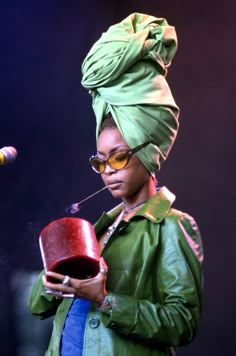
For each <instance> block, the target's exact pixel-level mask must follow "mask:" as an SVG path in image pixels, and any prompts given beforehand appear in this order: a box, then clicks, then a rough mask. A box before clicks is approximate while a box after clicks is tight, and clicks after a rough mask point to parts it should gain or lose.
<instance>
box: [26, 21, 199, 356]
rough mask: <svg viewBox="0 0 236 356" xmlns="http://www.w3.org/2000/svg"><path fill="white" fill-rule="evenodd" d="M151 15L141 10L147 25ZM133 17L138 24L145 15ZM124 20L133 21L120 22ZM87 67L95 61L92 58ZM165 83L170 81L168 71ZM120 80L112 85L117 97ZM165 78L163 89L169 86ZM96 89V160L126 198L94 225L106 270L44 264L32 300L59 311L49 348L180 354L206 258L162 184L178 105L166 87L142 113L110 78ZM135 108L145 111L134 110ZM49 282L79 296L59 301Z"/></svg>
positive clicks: (36, 309)
mask: <svg viewBox="0 0 236 356" xmlns="http://www.w3.org/2000/svg"><path fill="white" fill-rule="evenodd" d="M145 16H146V15H145ZM145 16H144V17H142V18H141V17H139V16H138V17H139V21H144V22H145V27H146V26H147V18H146V17H145ZM129 19H130V18H129ZM134 20H135V23H136V25H137V21H136V20H137V16H136V18H134V17H132V21H133V22H134ZM153 22H154V23H156V19H155V20H153V17H152V18H151V19H150V18H148V23H149V24H152V26H151V29H153ZM124 23H125V24H127V19H126V20H125V21H124V22H123V23H122V26H121V27H123V25H124ZM112 30H114V28H113V29H112ZM116 30H117V29H116ZM112 38H113V40H114V37H112ZM139 38H140V37H139ZM119 39H120V37H119ZM168 43H169V42H168ZM99 45H100V43H99ZM92 52H93V49H92ZM94 53H95V55H97V53H98V52H97V51H95V52H94ZM126 53H127V51H126ZM139 57H140V56H139ZM87 59H91V53H89V55H88V57H87ZM93 62H94V63H95V61H93ZM126 62H127V58H126ZM126 62H125V63H126ZM145 64H147V66H148V67H149V65H150V63H149V62H147V63H146V62H145ZM86 65H87V67H88V68H89V67H90V65H89V63H87V62H86V61H85V63H84V66H85V67H86ZM147 70H148V69H147ZM86 71H87V69H84V83H85V82H86V80H85V73H87V72H86ZM133 72H135V73H136V70H135V71H133ZM94 73H95V71H94ZM129 73H130V70H129ZM146 73H147V71H146ZM159 75H160V74H158V78H159ZM145 78H146V76H145ZM145 78H144V80H145ZM148 80H149V81H150V77H149V79H148ZM134 81H135V82H136V80H134ZM156 82H157V81H155V83H156ZM161 83H162V84H161V85H164V87H165V88H166V85H167V84H166V83H165V82H164V81H163V78H162V79H161ZM116 84H117V83H116ZM116 84H115V86H114V85H112V88H111V86H110V89H111V90H110V93H111V92H112V94H111V95H112V97H113V98H114V97H115V96H114V92H116V89H117V87H116ZM159 84H160V83H159ZM159 84H158V91H160V88H162V89H163V87H161V86H160V85H159ZM98 87H99V89H98V88H96V89H95V88H93V90H92V97H93V107H94V111H95V114H96V119H97V154H96V155H95V156H92V157H91V158H90V162H91V165H92V168H93V169H94V170H95V171H96V172H98V173H100V174H101V177H102V180H103V182H104V184H105V185H106V186H107V187H108V189H109V191H110V192H111V194H112V195H113V197H115V198H118V199H122V203H121V204H120V205H118V206H117V207H115V208H114V209H113V210H112V211H110V212H108V213H104V214H103V215H102V217H101V218H100V219H99V220H98V222H97V223H96V224H95V226H94V227H95V231H96V235H97V239H98V244H99V248H100V253H101V258H100V272H99V273H98V275H97V276H95V277H94V278H90V279H87V280H78V279H75V278H67V277H66V276H64V275H60V274H57V273H53V272H47V275H48V276H50V277H53V278H55V279H57V280H58V281H59V283H57V284H54V283H51V282H48V280H47V278H46V276H45V275H44V272H42V274H41V275H40V276H39V278H38V280H37V282H36V283H35V285H34V287H33V289H32V292H31V296H30V300H29V305H30V308H31V311H32V313H33V314H34V315H37V316H39V317H40V318H46V317H49V316H51V315H54V314H55V319H54V328H53V333H52V338H51V342H50V345H49V349H48V352H47V355H53V356H56V355H62V356H64V355H68V356H69V355H70V356H74V355H75V356H76V355H83V356H85V355H89V356H91V355H93V356H98V355H99V356H101V355H103V356H106V355H109V356H110V355H124V356H130V355H134V356H139V355H142V356H147V355H148V356H152V355H153V356H154V355H155V356H164V355H174V354H175V348H176V346H178V345H184V344H188V343H190V342H191V341H192V340H193V338H194V337H195V335H196V332H197V330H198V326H199V321H200V314H201V300H202V274H201V262H202V258H203V256H202V245H201V238H200V234H199V230H198V227H197V225H196V222H195V221H194V219H193V218H192V217H191V216H189V215H188V214H186V213H183V212H181V211H178V210H176V209H173V208H172V207H171V206H172V204H173V202H174V200H175V197H174V195H173V194H172V193H171V192H170V191H169V190H168V189H167V188H165V187H164V188H158V189H157V187H156V186H157V180H156V178H155V171H156V170H158V169H159V168H160V163H161V162H162V161H163V160H164V159H165V158H166V157H167V154H168V153H169V150H170V148H171V146H172V144H173V141H174V139H175V135H176V132H177V127H178V123H177V117H178V108H177V107H176V106H175V103H174V101H173V98H172V96H171V94H170V92H168V93H167V92H166V90H165V91H164V93H163V96H162V98H161V100H163V97H164V94H165V95H168V96H169V102H168V105H164V104H163V103H161V104H162V105H160V103H159V104H158V110H156V108H155V109H154V111H153V106H154V105H153V104H151V105H150V108H148V105H147V103H146V104H145V106H144V107H142V108H141V109H140V105H138V107H136V108H134V110H136V109H137V110H136V111H133V107H132V108H131V104H128V105H126V106H125V108H124V107H122V108H121V107H119V108H118V106H117V105H118V104H117V103H112V102H111V100H109V101H108V100H107V101H106V100H105V99H104V91H103V89H104V90H106V89H107V87H108V86H107V85H105V86H104V88H103V87H102V85H101V81H100V84H99V85H98ZM143 87H144V88H145V90H146V86H143ZM153 87H154V86H153V85H152V90H153ZM118 92H119V97H120V94H121V93H120V90H119V89H118ZM154 92H155V93H156V92H157V90H156V89H155V88H154ZM166 93H167V94H166ZM135 94H136V96H137V97H138V96H139V93H135ZM152 97H153V95H152ZM159 97H160V96H159ZM126 99H127V98H125V99H124V100H126ZM152 100H153V99H152ZM115 101H116V99H115ZM101 102H102V103H103V105H101ZM104 103H105V104H106V105H104ZM126 104H127V103H126ZM132 105H133V104H132ZM101 107H102V108H103V109H102V110H101ZM129 109H130V110H129ZM149 109H150V110H149ZM109 110H110V112H109ZM140 111H141V112H142V115H143V112H144V111H145V115H144V116H145V120H146V119H147V118H149V117H150V118H153V117H154V115H153V113H154V112H155V115H156V116H155V118H154V121H151V130H150V127H149V124H150V121H147V122H146V123H145V125H143V124H142V120H143V118H142V115H141V114H140V115H139V112H140ZM111 112H112V114H111ZM124 112H125V113H126V116H125V119H124ZM130 112H131V113H132V114H134V112H136V114H137V115H135V116H134V115H131V116H129V114H130ZM160 113H161V114H160ZM150 120H151V119H150ZM127 121H128V126H127ZM153 125H154V126H153ZM127 127H129V128H130V129H129V130H127ZM147 132H148V134H147ZM138 141H139V142H138ZM45 289H52V290H54V291H55V292H56V291H57V292H63V293H64V294H67V295H68V294H69V295H70V294H71V295H73V296H74V298H71V299H60V298H59V299H58V297H56V296H53V295H48V294H47V293H46V290H45Z"/></svg>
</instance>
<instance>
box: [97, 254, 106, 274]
mask: <svg viewBox="0 0 236 356" xmlns="http://www.w3.org/2000/svg"><path fill="white" fill-rule="evenodd" d="M99 266H100V271H99V272H100V273H102V274H107V272H108V267H107V264H106V262H105V260H104V258H103V257H101V258H100V260H99Z"/></svg>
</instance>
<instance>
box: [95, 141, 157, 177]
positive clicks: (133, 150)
mask: <svg viewBox="0 0 236 356" xmlns="http://www.w3.org/2000/svg"><path fill="white" fill-rule="evenodd" d="M149 143H150V142H145V143H142V144H141V145H138V146H136V147H134V148H131V149H130V150H120V151H116V152H114V153H112V154H111V155H110V156H109V157H108V158H107V159H106V160H105V161H104V160H102V159H100V158H98V156H97V155H92V156H91V157H90V158H89V162H90V164H91V167H92V169H93V170H94V172H96V173H98V174H102V173H104V172H105V170H106V167H107V165H108V166H109V167H110V168H112V169H115V170H116V171H119V170H120V169H123V168H125V167H126V166H127V164H128V163H129V160H130V158H131V157H132V155H133V154H135V153H136V152H138V151H139V150H141V149H142V148H144V147H146V146H147V145H148V144H149ZM119 152H127V154H128V159H127V162H126V164H125V165H124V166H123V167H121V168H113V167H112V166H111V165H110V164H109V159H110V157H111V156H113V155H114V154H116V153H119ZM94 158H96V159H97V160H98V161H99V162H101V163H103V164H104V170H103V171H102V172H100V171H98V170H97V169H96V168H95V167H94V166H93V164H92V161H93V159H94Z"/></svg>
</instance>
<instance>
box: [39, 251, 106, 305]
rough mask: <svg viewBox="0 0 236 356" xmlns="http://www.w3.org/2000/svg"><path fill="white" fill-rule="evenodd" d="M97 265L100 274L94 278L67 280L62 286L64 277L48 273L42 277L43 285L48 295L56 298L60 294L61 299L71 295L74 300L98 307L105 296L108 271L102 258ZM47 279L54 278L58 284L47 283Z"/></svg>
mask: <svg viewBox="0 0 236 356" xmlns="http://www.w3.org/2000/svg"><path fill="white" fill-rule="evenodd" d="M99 264H100V272H99V273H98V274H97V275H96V276H95V277H93V278H89V279H76V278H69V281H68V282H67V284H63V281H64V283H65V277H66V276H64V275H63V274H59V273H56V272H51V271H48V272H47V273H46V275H44V276H43V277H42V282H43V285H44V287H45V288H46V290H49V291H50V294H52V295H53V294H54V295H55V296H56V297H58V296H59V297H60V294H61V297H62V298H63V295H67V296H68V295H69V296H70V295H71V296H74V297H75V298H84V299H87V300H90V301H91V302H93V303H95V304H97V305H100V304H101V303H102V302H103V300H104V299H105V297H106V295H107V291H106V279H107V270H108V269H107V265H106V263H105V261H104V259H103V257H101V258H100V261H99ZM47 277H50V278H54V279H56V280H58V281H59V283H52V282H49V281H48V280H47ZM60 282H61V283H60Z"/></svg>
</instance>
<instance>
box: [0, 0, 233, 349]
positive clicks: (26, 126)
mask: <svg viewBox="0 0 236 356" xmlns="http://www.w3.org/2000/svg"><path fill="white" fill-rule="evenodd" d="M0 4H1V5H0V6H1V9H0V68H1V76H0V83H1V85H0V92H1V95H0V120H1V121H0V148H1V147H4V146H8V145H12V146H14V147H16V148H17V150H18V157H17V159H16V161H15V162H14V163H12V164H9V165H6V166H1V167H0V187H1V192H0V197H1V201H0V202H1V204H0V308H1V316H0V340H1V346H0V349H1V351H0V352H1V355H4V356H10V355H17V356H41V355H43V354H44V351H45V347H46V346H45V345H46V344H47V341H48V330H50V327H51V320H49V321H48V322H44V321H36V320H35V318H33V317H32V316H31V315H30V314H29V312H28V309H27V298H28V293H29V289H30V285H31V284H32V281H33V280H34V278H35V275H36V274H37V272H38V271H39V270H40V269H41V268H42V261H41V256H40V252H39V246H38V237H39V233H40V231H41V229H42V228H43V227H44V226H45V225H47V224H48V223H49V222H50V221H52V220H54V219H57V218H61V217H64V216H66V212H65V209H66V207H67V206H68V205H70V204H71V203H73V202H76V201H79V200H81V199H83V198H84V197H86V196H87V195H90V194H91V193H93V192H95V191H96V190H98V189H100V188H101V187H102V182H101V181H100V177H99V176H97V175H95V173H93V172H92V170H91V169H90V167H89V163H88V157H89V155H90V154H92V153H94V152H95V149H96V146H95V119H94V116H93V113H92V109H91V101H90V97H89V95H88V93H87V91H85V89H83V88H82V87H81V84H80V82H81V64H82V60H83V59H84V57H85V55H86V54H87V52H88V50H89V49H90V47H91V45H92V44H93V43H94V42H95V41H96V40H97V39H98V38H99V37H100V35H101V33H102V32H103V31H105V30H106V29H107V28H108V26H110V25H112V24H113V23H115V22H119V21H121V20H122V19H123V18H125V17H126V16H127V15H129V14H130V13H131V12H144V13H148V14H152V15H155V16H157V17H165V18H167V20H168V22H169V23H170V24H171V25H174V26H175V27H176V30H177V34H178V39H179V49H178V51H177V54H176V57H175V58H174V60H173V64H172V66H171V68H170V69H169V74H168V81H169V84H170V86H171V89H172V92H173V94H174V97H175V99H176V101H177V103H178V105H179V106H180V108H181V116H180V131H179V135H178V138H177V141H176V144H175V146H174V148H173V150H172V152H171V154H170V156H169V159H168V160H167V162H166V163H164V164H163V166H162V170H161V172H160V175H159V183H160V185H166V186H168V188H169V189H170V190H172V191H173V192H174V193H175V194H176V195H177V200H176V203H175V207H176V208H178V209H180V210H183V211H187V212H188V213H190V214H191V215H193V216H194V217H195V219H196V220H197V222H198V224H199V226H200V229H201V233H202V238H203V241H204V248H205V262H204V304H203V315H202V322H201V327H200V331H199V334H198V336H197V338H196V339H195V341H194V342H193V343H192V344H191V345H189V346H187V347H185V348H181V349H180V351H179V355H191V356H197V355H203V356H208V355H214V356H224V355H234V344H235V342H234V337H235V323H234V319H235V297H236V294H235V289H236V288H235V267H234V266H235V264H234V260H235V258H236V254H235V246H236V243H235V241H234V239H235V230H236V224H235V223H236V218H235V212H234V200H235V191H234V183H235V178H236V176H235V167H234V165H235V128H236V124H235V117H234V116H235V114H234V108H235V93H236V88H235V82H236V81H235V32H236V31H235V28H234V27H233V26H235V23H234V24H233V19H234V21H235V10H236V5H235V2H234V1H229V0H228V1H224V2H221V3H218V2H216V1H213V0H208V1H205V2H191V1H189V0H183V1H177V0H176V1H169V2H164V1H162V2H161V1H159V2H158V1H156V0H155V1H151V0H148V1H129V0H126V1H124V2H122V1H104V0H100V1H95V0H94V1H91V0H90V1H86V2H85V1H78V0H77V1H75V0H69V1H68V0H67V1H66V0H64V1H61V0H59V1H45V0H41V1H29V0H28V1H27V0H25V1H23V0H15V1H14V0H8V1H2V0H1V1H0ZM115 203H116V202H115V201H114V200H113V199H112V198H111V197H110V195H109V193H108V192H103V193H100V194H99V195H97V196H96V197H94V198H93V199H92V200H90V201H89V202H87V203H86V204H84V205H83V207H82V209H81V211H80V213H79V215H77V216H80V217H83V218H86V219H88V220H89V221H91V222H94V221H95V220H96V219H97V218H98V216H99V215H100V213H101V211H102V210H104V209H109V208H111V207H112V206H113V205H114V204H115Z"/></svg>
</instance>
